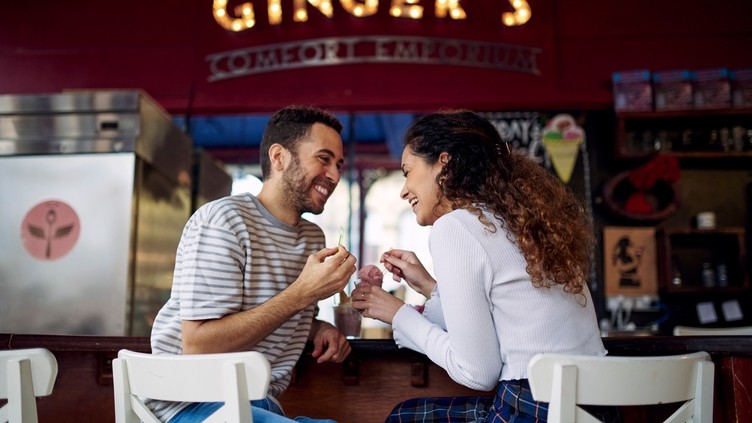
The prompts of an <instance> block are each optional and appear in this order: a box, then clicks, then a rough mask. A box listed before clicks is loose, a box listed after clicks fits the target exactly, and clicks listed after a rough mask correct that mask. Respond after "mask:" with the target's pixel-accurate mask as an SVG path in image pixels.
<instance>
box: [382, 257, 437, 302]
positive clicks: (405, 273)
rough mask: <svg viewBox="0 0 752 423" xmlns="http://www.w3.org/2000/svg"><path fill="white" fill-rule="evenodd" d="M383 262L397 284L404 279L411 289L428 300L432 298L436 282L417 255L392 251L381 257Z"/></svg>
mask: <svg viewBox="0 0 752 423" xmlns="http://www.w3.org/2000/svg"><path fill="white" fill-rule="evenodd" d="M381 262H382V263H384V267H386V270H388V271H389V272H391V273H392V279H394V280H395V281H397V282H399V281H400V279H404V280H405V281H406V282H407V284H408V285H410V288H412V289H414V290H416V291H417V292H418V293H420V294H421V295H423V296H424V297H426V298H430V297H431V291H433V289H434V287H435V286H436V280H435V279H434V278H433V277H431V275H430V274H429V273H428V271H426V268H425V267H423V264H422V263H421V262H420V260H418V257H417V256H416V255H415V253H413V252H412V251H405V250H395V249H392V250H389V251H387V252H386V253H384V254H383V255H382V256H381Z"/></svg>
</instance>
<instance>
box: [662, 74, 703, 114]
mask: <svg viewBox="0 0 752 423" xmlns="http://www.w3.org/2000/svg"><path fill="white" fill-rule="evenodd" d="M653 92H654V96H655V110H689V109H692V108H694V98H693V96H692V72H690V71H689V70H687V69H676V70H666V71H659V72H653Z"/></svg>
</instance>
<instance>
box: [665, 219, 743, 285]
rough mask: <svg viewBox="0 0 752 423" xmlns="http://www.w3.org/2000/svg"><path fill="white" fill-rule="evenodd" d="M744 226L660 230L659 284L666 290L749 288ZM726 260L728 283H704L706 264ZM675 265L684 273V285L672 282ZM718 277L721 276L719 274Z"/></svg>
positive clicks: (724, 261)
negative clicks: (703, 266) (703, 267)
mask: <svg viewBox="0 0 752 423" xmlns="http://www.w3.org/2000/svg"><path fill="white" fill-rule="evenodd" d="M744 233H745V231H744V228H736V227H734V228H718V229H689V228H679V229H662V230H659V231H658V233H657V241H658V283H659V288H660V290H661V291H662V292H664V293H671V294H702V293H704V294H711V293H725V294H730V293H741V292H745V291H747V290H748V289H749V275H748V274H747V271H746V266H745V263H744V260H745V257H746V252H745V239H744ZM706 262H709V263H712V264H713V269H714V271H715V269H716V266H717V264H718V263H721V262H722V263H724V264H725V266H726V273H727V285H726V286H717V285H714V286H704V284H703V281H702V264H703V263H706ZM675 267H678V270H679V272H680V273H681V281H682V283H681V285H679V286H677V285H675V284H673V283H672V280H673V277H674V272H675ZM716 277H717V275H716Z"/></svg>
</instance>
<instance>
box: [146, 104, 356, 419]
mask: <svg viewBox="0 0 752 423" xmlns="http://www.w3.org/2000/svg"><path fill="white" fill-rule="evenodd" d="M341 130H342V124H341V123H340V122H339V120H338V119H337V118H336V117H334V116H333V115H331V114H330V113H328V112H325V111H323V110H320V109H317V108H312V107H295V106H292V107H286V108H283V109H281V110H279V111H278V112H277V113H275V114H274V115H273V116H272V118H271V119H270V121H269V123H268V124H267V126H266V129H265V131H264V135H263V137H262V140H261V147H260V153H261V154H260V156H261V170H262V179H263V181H264V185H263V187H262V189H261V192H260V193H259V194H258V196H256V197H254V196H253V195H251V194H249V193H246V194H242V195H237V196H230V197H225V198H222V199H219V200H216V201H214V202H211V203H209V204H206V205H204V206H202V207H201V208H199V209H198V210H197V211H196V213H194V215H193V216H192V217H191V219H190V220H189V221H188V223H187V224H186V226H185V229H184V231H183V235H182V238H181V240H180V244H179V246H178V251H177V257H176V263H175V273H174V279H173V287H172V293H171V296H170V299H169V300H168V301H167V303H166V304H165V305H164V307H163V308H162V309H161V310H160V312H159V314H158V315H157V318H156V320H155V322H154V327H153V329H152V334H151V346H152V352H153V353H154V354H203V353H219V352H233V351H245V350H255V351H259V352H261V353H263V354H264V355H265V356H266V358H267V359H268V360H269V362H270V363H271V367H272V380H271V384H270V387H269V396H268V397H267V399H266V400H263V401H260V402H257V401H254V402H253V406H254V408H253V416H254V421H256V420H259V421H290V420H289V419H286V418H283V417H281V416H276V415H274V414H271V413H269V412H268V411H266V410H271V411H272V412H275V413H277V414H283V413H282V410H281V407H280V406H279V403H278V402H277V401H276V398H277V397H278V396H279V395H281V394H282V393H283V392H284V390H285V389H286V388H287V386H288V384H289V383H290V375H291V372H292V369H293V366H294V365H295V363H296V362H297V361H298V359H299V357H300V355H301V353H302V351H303V348H304V346H305V344H306V340H311V341H312V342H313V345H314V350H313V356H314V357H317V358H318V362H319V363H322V362H325V361H333V362H342V361H343V360H344V359H345V358H346V357H347V355H348V354H349V353H350V345H349V343H348V342H347V340H346V338H345V337H344V336H343V335H342V334H341V333H340V332H339V331H338V330H337V329H336V328H335V327H334V326H332V325H331V324H329V323H326V322H322V321H318V320H315V319H314V309H315V306H316V302H318V301H319V300H322V299H324V298H327V297H329V296H331V295H333V294H335V293H337V292H339V291H341V290H342V288H344V287H345V285H346V284H347V281H348V280H349V278H350V276H351V275H352V274H353V273H354V272H355V258H354V257H353V256H352V255H351V254H350V253H349V252H348V251H347V250H346V249H345V248H344V247H343V246H342V245H338V246H337V247H335V248H324V234H323V232H322V230H321V228H319V227H318V226H317V225H315V224H313V223H311V222H309V221H307V220H305V219H301V215H302V214H303V213H305V212H311V213H315V214H319V213H321V212H322V211H323V210H324V204H325V203H326V201H327V199H328V198H329V196H330V195H331V193H332V191H334V188H335V187H336V186H337V183H338V182H339V178H340V170H341V167H342V164H343V161H344V160H343V151H342V150H343V148H342V139H341V138H340V135H339V134H340V132H341ZM149 406H150V407H151V408H152V409H153V410H154V412H155V414H157V416H158V417H160V418H161V419H163V420H164V421H173V422H176V421H201V420H203V418H205V417H206V416H208V415H210V414H211V413H212V412H213V411H214V410H216V409H217V408H219V407H220V406H221V404H217V403H209V404H197V403H196V404H189V403H174V402H157V401H153V402H152V403H150V405H149ZM262 415H263V416H269V415H271V416H276V417H273V418H271V419H260V418H259V417H260V416H262ZM277 417H278V418H277Z"/></svg>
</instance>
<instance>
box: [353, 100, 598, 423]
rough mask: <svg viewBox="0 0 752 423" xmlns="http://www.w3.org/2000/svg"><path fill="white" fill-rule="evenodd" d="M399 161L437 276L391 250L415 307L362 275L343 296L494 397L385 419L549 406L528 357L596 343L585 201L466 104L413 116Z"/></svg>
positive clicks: (471, 417) (478, 416)
mask: <svg viewBox="0 0 752 423" xmlns="http://www.w3.org/2000/svg"><path fill="white" fill-rule="evenodd" d="M402 171H403V173H404V174H405V184H404V187H403V188H402V192H401V193H400V196H401V197H402V198H403V199H404V200H406V201H408V202H409V203H410V206H411V207H412V209H413V212H414V213H415V217H416V220H417V222H418V224H419V225H422V226H426V225H432V226H433V228H432V230H431V235H430V240H429V247H430V251H431V256H432V259H433V263H434V271H435V275H436V279H434V278H433V277H432V276H431V275H430V274H429V273H428V272H427V271H426V270H425V268H424V267H423V265H422V264H421V263H420V261H419V260H418V259H417V257H416V256H415V254H414V253H412V252H409V251H403V250H396V249H393V250H390V251H388V252H386V253H385V254H384V255H383V256H382V262H383V263H384V265H385V267H386V269H387V270H388V271H390V272H392V273H393V275H394V278H395V279H396V280H399V279H405V280H406V281H407V283H408V284H409V285H410V286H411V287H412V288H414V289H415V290H416V291H418V292H419V293H421V294H422V295H424V296H426V297H427V298H428V301H426V304H425V309H424V310H423V313H420V312H419V311H417V310H415V309H414V308H413V307H409V306H406V305H405V304H404V303H403V302H402V301H400V300H399V299H397V298H395V297H393V296H391V295H389V294H388V293H387V292H385V291H384V290H383V289H381V288H379V287H378V286H374V285H368V284H361V285H359V286H358V287H357V288H356V289H355V290H354V291H353V294H352V298H353V306H354V307H355V308H357V309H359V310H361V312H362V313H363V315H364V316H366V317H370V318H375V319H378V320H381V321H384V322H386V323H390V324H392V328H393V332H394V339H395V342H396V343H397V344H398V345H399V346H400V347H405V348H410V349H413V350H415V351H418V352H420V353H423V354H426V355H427V356H428V357H429V358H430V359H431V360H432V361H433V362H435V363H436V364H437V365H439V366H441V367H442V368H444V369H445V370H446V371H447V372H448V373H449V375H450V376H451V377H452V379H453V380H455V381H456V382H458V383H460V384H462V385H465V386H467V387H469V388H472V389H476V390H481V391H487V390H491V389H493V388H494V387H495V388H496V396H495V397H494V398H490V397H488V398H483V397H480V398H468V397H465V398H452V399H449V400H445V399H437V398H424V399H415V400H410V401H406V402H404V403H402V404H400V405H398V406H397V407H395V409H394V410H393V411H392V415H391V416H390V417H389V419H387V421H400V422H408V421H477V422H507V421H509V420H510V419H511V418H512V417H513V416H516V417H515V420H514V421H515V422H518V423H519V422H528V421H530V422H536V421H537V422H543V421H545V418H546V413H547V404H545V403H536V402H535V401H534V400H533V398H532V395H531V394H530V390H529V385H528V384H527V379H526V377H527V374H526V371H527V363H528V361H529V360H530V358H532V357H533V355H535V354H537V353H540V352H557V353H567V354H586V355H596V356H600V355H604V354H605V353H606V351H605V349H604V348H603V343H602V342H601V338H600V332H599V329H598V325H597V322H596V316H595V311H594V308H593V301H592V299H591V297H590V293H589V291H588V288H587V284H586V280H585V275H586V274H587V271H588V268H589V263H588V261H589V255H590V248H591V242H592V236H591V232H590V226H589V223H590V222H589V219H588V217H587V215H586V214H585V212H584V210H583V207H582V206H581V205H580V204H578V202H577V200H576V199H575V198H574V197H573V196H572V195H571V193H570V192H569V191H568V190H567V189H566V188H565V187H564V186H563V185H562V184H561V183H560V182H559V181H558V180H557V179H555V178H554V177H553V176H552V174H551V173H549V172H548V171H547V170H545V169H543V168H542V167H540V166H539V165H538V164H536V163H534V162H533V161H531V160H530V159H528V158H526V157H525V156H523V155H520V154H515V153H513V152H512V151H511V149H510V148H509V147H508V145H507V144H505V143H504V142H503V141H502V139H501V137H500V136H499V133H498V132H497V131H496V129H495V128H494V126H493V125H491V123H490V122H488V121H487V120H485V119H483V118H481V117H480V116H478V115H477V114H475V113H472V112H469V111H451V112H439V113H434V114H430V115H426V116H423V117H421V118H420V119H418V120H417V121H416V122H415V123H414V124H413V125H412V127H411V128H410V129H409V130H408V132H407V134H406V135H405V147H404V151H403V153H402ZM448 416H449V417H448Z"/></svg>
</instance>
